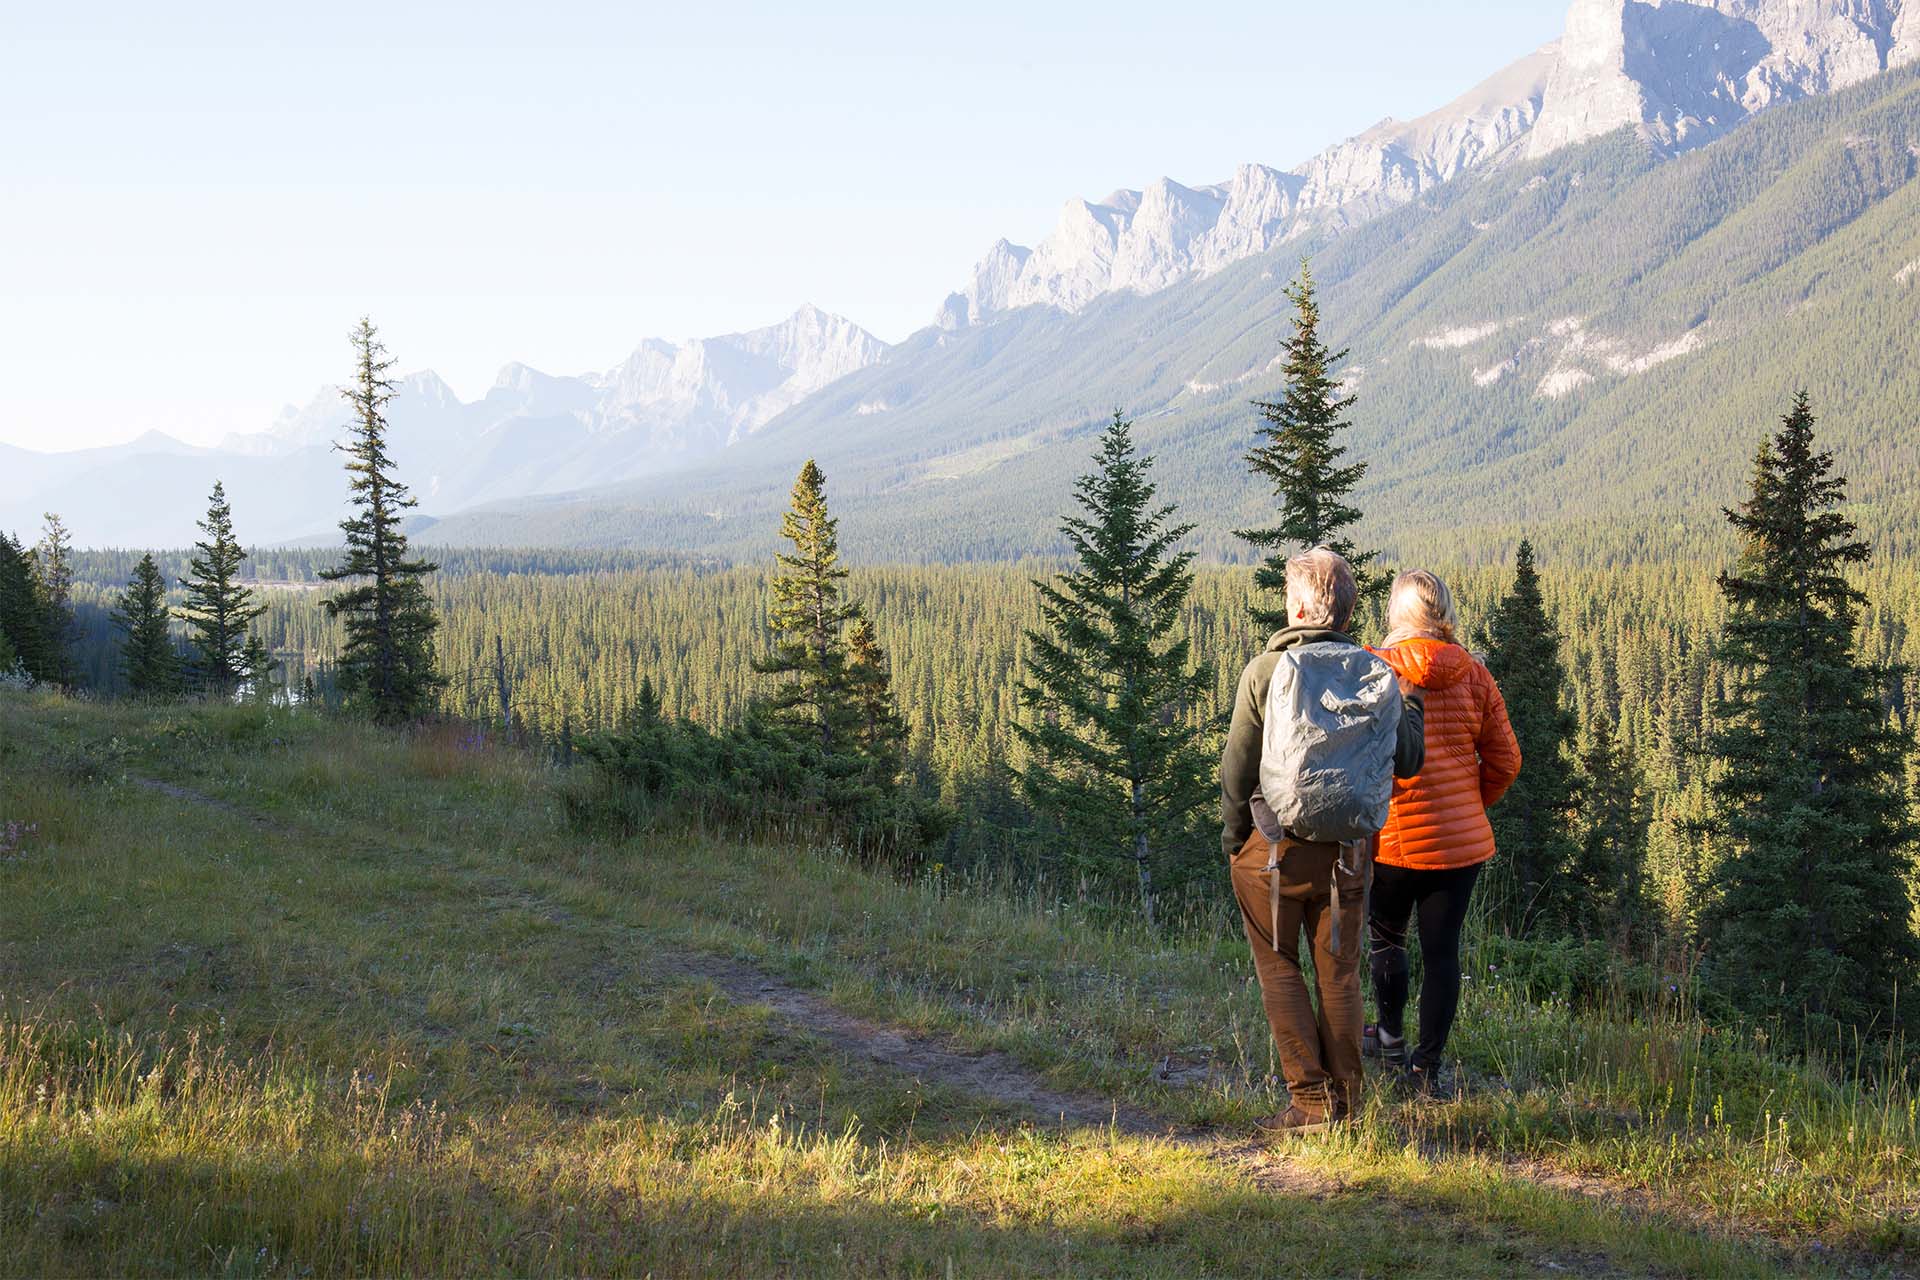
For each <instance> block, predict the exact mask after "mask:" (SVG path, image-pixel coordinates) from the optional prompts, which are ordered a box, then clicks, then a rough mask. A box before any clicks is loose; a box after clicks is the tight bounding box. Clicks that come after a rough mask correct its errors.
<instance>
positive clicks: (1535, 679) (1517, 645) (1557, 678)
mask: <svg viewBox="0 0 1920 1280" xmlns="http://www.w3.org/2000/svg"><path fill="white" fill-rule="evenodd" d="M1486 646H1487V670H1488V671H1490V672H1492V673H1493V678H1494V681H1495V683H1497V684H1498V685H1499V686H1500V692H1501V695H1502V696H1503V697H1504V698H1505V699H1506V704H1507V715H1508V718H1509V719H1511V720H1512V722H1513V734H1514V737H1515V738H1517V739H1518V740H1519V742H1520V759H1521V766H1520V776H1519V778H1517V779H1516V780H1515V781H1514V784H1513V786H1512V787H1511V788H1510V789H1509V790H1508V791H1507V794H1506V797H1505V798H1504V799H1503V800H1501V802H1500V803H1499V804H1498V805H1497V806H1495V807H1494V809H1493V811H1492V812H1491V813H1490V814H1489V815H1488V816H1489V817H1490V818H1491V820H1492V822H1493V837H1494V844H1495V845H1496V847H1498V849H1499V850H1500V858H1499V861H1498V862H1497V863H1496V864H1495V866H1494V879H1493V882H1492V884H1490V885H1489V888H1490V889H1491V890H1492V892H1491V893H1490V894H1489V897H1490V898H1491V906H1492V907H1493V910H1494V912H1495V913H1496V916H1497V918H1498V919H1499V920H1500V922H1501V923H1502V924H1504V925H1505V926H1506V928H1507V929H1508V930H1509V931H1511V932H1514V933H1524V932H1527V931H1530V930H1531V929H1532V928H1533V927H1534V926H1535V925H1536V924H1537V923H1542V922H1549V923H1554V924H1557V925H1560V926H1563V927H1565V926H1571V925H1574V924H1576V923H1577V922H1578V921H1579V920H1580V919H1581V918H1582V917H1583V916H1584V915H1585V914H1586V909H1585V907H1584V906H1583V904H1582V903H1581V902H1580V900H1579V899H1580V895H1581V888H1580V886H1579V885H1578V884H1577V883H1576V882H1575V881H1574V880H1573V879H1571V878H1570V877H1569V875H1568V871H1569V869H1570V867H1571V865H1572V863H1573V861H1574V858H1575V856H1576V855H1577V853H1578V846H1577V844H1576V842H1575V841H1574V838H1573V834H1572V833H1573V831H1574V829H1575V828H1574V820H1573V819H1574V806H1575V801H1576V792H1577V785H1576V777H1575V773H1574V763H1573V759H1572V747H1573V742H1574V733H1575V731H1576V728H1577V723H1576V721H1575V719H1574V715H1573V711H1572V710H1571V709H1570V708H1569V707H1568V706H1567V703H1566V695H1567V671H1566V667H1565V665H1564V664H1563V662H1562V660H1561V657H1560V630H1559V628H1558V627H1556V626H1554V624H1553V620H1552V619H1550V618H1548V617H1547V609H1546V604H1545V601H1544V600H1543V599H1542V597H1541V594H1540V574H1539V571H1538V570H1537V569H1536V568H1535V566H1534V559H1533V544H1532V543H1530V542H1527V541H1524V540H1523V541H1522V542H1521V543H1520V549H1519V551H1518V552H1517V553H1516V554H1515V556H1514V567H1513V589H1512V590H1511V591H1509V592H1508V593H1507V595H1506V596H1505V597H1504V598H1503V599H1502V600H1501V601H1500V603H1499V604H1498V605H1496V606H1495V608H1494V611H1493V615H1492V617H1491V619H1490V621H1489V624H1488V626H1487V629H1486Z"/></svg>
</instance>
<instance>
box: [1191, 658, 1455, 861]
mask: <svg viewBox="0 0 1920 1280" xmlns="http://www.w3.org/2000/svg"><path fill="white" fill-rule="evenodd" d="M1328 640H1333V641H1338V642H1340V643H1343V644H1352V643H1353V642H1354V641H1353V637H1352V636H1349V635H1348V634H1347V633H1346V632H1344V631H1336V630H1334V629H1333V628H1331V627H1287V628H1286V629H1285V630H1282V631H1276V632H1274V633H1273V639H1272V640H1270V641H1268V642H1267V649H1266V652H1265V653H1262V654H1260V655H1259V656H1258V657H1256V658H1254V660H1253V661H1252V662H1249V663H1248V664H1247V669H1246V670H1245V671H1243V672H1241V673H1240V688H1239V690H1238V691H1237V692H1235V694H1234V695H1233V724H1232V726H1231V727H1230V728H1228V730H1227V745H1226V748H1225V749H1224V750H1223V751H1221V753H1220V847H1221V848H1222V849H1224V850H1226V854H1227V857H1228V858H1229V859H1231V858H1232V857H1233V855H1234V854H1236V853H1238V852H1240V848H1241V846H1242V845H1244V844H1246V842H1247V837H1248V836H1249V835H1251V834H1253V826H1254V805H1255V804H1257V803H1259V800H1260V741H1261V738H1262V736H1263V734H1262V730H1263V729H1264V727H1265V722H1266V716H1267V686H1268V685H1270V684H1272V683H1273V669H1274V668H1275V667H1276V666H1278V665H1279V664H1280V655H1281V654H1283V653H1285V652H1286V651H1287V650H1288V649H1292V648H1295V647H1297V646H1299V645H1303V644H1319V643H1321V642H1323V641H1328ZM1400 692H1401V694H1402V703H1401V710H1400V729H1399V734H1398V738H1397V740H1396V743H1395V746H1394V752H1393V776H1394V777H1396V778H1411V777H1412V776H1413V775H1414V774H1416V773H1419V772H1420V766H1421V765H1423V764H1425V763H1426V754H1427V735H1426V703H1425V700H1424V699H1423V697H1422V695H1421V693H1420V690H1418V689H1416V688H1413V687H1411V686H1409V685H1407V684H1406V683H1405V682H1404V681H1403V682H1402V683H1401V686H1400ZM1261 807H1262V808H1264V807H1265V806H1264V805H1262V806H1261ZM1268 834H1269V835H1275V834H1277V833H1274V832H1269V833H1268Z"/></svg>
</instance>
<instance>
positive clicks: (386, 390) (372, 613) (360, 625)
mask: <svg viewBox="0 0 1920 1280" xmlns="http://www.w3.org/2000/svg"><path fill="white" fill-rule="evenodd" d="M350 341H351V342H352V343H353V352H354V379H353V381H352V383H350V384H349V385H348V386H347V387H346V388H345V389H344V390H343V391H342V392H341V394H342V395H343V396H345V398H346V400H347V403H348V404H349V405H351V406H352V408H353V421H352V422H351V423H350V424H349V426H348V432H349V435H348V439H347V441H346V443H344V444H341V445H337V446H336V447H337V448H338V449H340V451H341V452H343V453H345V454H346V455H347V477H348V480H347V490H348V494H349V499H350V501H351V502H352V504H353V506H354V508H355V513H354V514H353V515H351V516H349V517H348V518H347V519H345V520H342V521H341V522H340V531H341V532H342V533H343V534H345V535H346V558H345V559H344V560H342V561H341V563H340V564H339V565H337V566H335V567H334V568H331V569H323V570H321V571H320V576H321V577H322V578H323V579H325V580H326V581H328V582H344V581H348V580H352V582H353V584H354V585H352V586H349V587H347V588H346V589H345V590H343V591H340V592H337V593H336V594H334V595H332V596H330V597H328V598H327V600H326V611H327V616H328V617H336V618H341V619H343V620H344V621H343V627H344V629H345V631H346V640H345V643H344V644H342V646H341V649H340V660H339V664H338V672H339V684H340V688H341V690H342V691H343V692H344V693H346V694H347V695H348V696H349V697H351V698H357V699H362V700H364V701H365V703H366V705H367V707H368V709H369V710H370V711H372V713H373V717H374V719H376V720H378V721H381V722H382V723H388V724H392V723H398V722H401V721H406V720H413V719H417V718H418V717H420V716H422V715H425V714H426V713H427V712H428V711H430V710H431V709H432V708H433V702H434V696H435V694H437V693H438V692H439V690H440V686H441V684H442V683H443V681H442V680H441V677H440V675H439V673H438V671H437V670H436V669H435V665H434V649H433V633H434V630H435V629H436V628H437V627H438V626H439V625H440V620H439V618H438V617H437V616H436V615H435V613H434V607H433V597H432V596H430V595H428V594H427V586H426V575H428V574H430V573H432V572H433V571H434V570H436V569H438V568H439V567H440V566H438V565H436V564H434V563H433V562H431V561H429V560H410V559H408V558H407V535H406V533H405V532H404V531H403V530H402V528H401V523H402V521H403V520H404V519H405V518H406V513H407V511H408V510H409V509H410V508H412V507H413V506H414V505H415V502H414V498H413V496H412V495H411V494H410V493H408V491H407V486H405V485H404V484H401V483H400V481H399V480H397V479H395V478H394V474H393V458H392V457H391V456H390V455H389V454H388V453H387V419H386V415H385V412H384V411H385V408H386V406H387V404H388V402H390V401H391V400H392V399H393V397H394V382H393V379H391V378H390V377H388V376H387V373H388V371H389V370H390V369H392V368H393V363H394V362H393V360H392V359H391V358H389V357H388V355H387V349H386V347H385V346H383V345H382V344H381V342H380V339H379V336H378V334H377V332H376V331H375V329H374V327H373V323H372V322H371V321H370V320H368V319H366V318H365V317H362V318H361V320H360V324H359V326H358V327H357V328H355V329H354V331H353V333H352V335H351V337H350Z"/></svg>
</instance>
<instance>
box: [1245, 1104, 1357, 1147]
mask: <svg viewBox="0 0 1920 1280" xmlns="http://www.w3.org/2000/svg"><path fill="white" fill-rule="evenodd" d="M1345 1118H1346V1117H1344V1116H1341V1115H1338V1114H1335V1113H1329V1114H1326V1115H1319V1114H1316V1113H1314V1112H1311V1111H1302V1110H1301V1109H1300V1108H1299V1106H1298V1105H1291V1106H1289V1107H1288V1108H1287V1109H1286V1110H1285V1111H1282V1112H1281V1113H1280V1114H1279V1115H1277V1116H1267V1117H1266V1118H1265V1119H1262V1120H1257V1121H1255V1122H1254V1123H1255V1124H1257V1125H1258V1126H1259V1127H1260V1132H1262V1133H1264V1134H1265V1135H1266V1136H1267V1137H1269V1138H1275V1139H1282V1138H1296V1137H1304V1136H1306V1135H1307V1134H1311V1133H1329V1132H1331V1131H1332V1130H1333V1127H1334V1126H1335V1125H1337V1124H1339V1123H1340V1122H1341V1121H1342V1120H1344V1119H1345Z"/></svg>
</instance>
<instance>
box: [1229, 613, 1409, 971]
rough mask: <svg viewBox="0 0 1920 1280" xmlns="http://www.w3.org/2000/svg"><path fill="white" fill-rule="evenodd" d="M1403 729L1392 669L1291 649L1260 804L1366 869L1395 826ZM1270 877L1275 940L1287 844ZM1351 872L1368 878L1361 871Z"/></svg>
mask: <svg viewBox="0 0 1920 1280" xmlns="http://www.w3.org/2000/svg"><path fill="white" fill-rule="evenodd" d="M1399 729H1400V681H1399V679H1398V678H1397V677H1396V676H1395V675H1394V673H1393V668H1392V667H1389V666H1388V665H1387V664H1386V663H1385V662H1384V661H1383V660H1381V659H1380V658H1377V657H1375V656H1374V655H1373V654H1371V653H1368V652H1367V651H1366V650H1365V649H1363V648H1361V647H1360V646H1358V645H1354V644H1343V643H1340V642H1337V641H1323V642H1321V643H1318V644H1307V645H1301V646H1300V647H1299V648H1296V649H1288V650H1286V651H1285V652H1283V653H1282V654H1281V655H1280V662H1279V665H1277V666H1276V667H1274V669H1273V682H1272V683H1271V684H1270V685H1269V686H1268V688H1267V714H1266V725H1265V728H1264V730H1263V736H1262V738H1261V742H1260V797H1261V799H1262V800H1263V801H1264V802H1265V804H1266V807H1267V808H1269V809H1271V810H1272V812H1273V817H1274V820H1275V821H1276V822H1277V824H1278V827H1279V828H1280V829H1281V830H1283V831H1285V832H1286V833H1287V834H1290V835H1292V836H1294V837H1295V838H1297V839H1300V840H1309V841H1313V842H1316V843H1326V844H1338V845H1341V846H1343V847H1342V849H1341V851H1340V853H1341V861H1342V862H1343V863H1345V862H1346V861H1348V860H1349V859H1355V860H1357V859H1359V858H1360V857H1361V856H1362V852H1363V850H1365V849H1366V847H1367V846H1368V845H1369V844H1370V842H1371V841H1372V839H1373V837H1374V836H1375V835H1377V834H1378V833H1379V831H1380V829H1381V828H1382V827H1384V826H1386V825H1387V806H1388V805H1389V804H1390V803H1391V801H1392V800H1393V753H1394V744H1395V740H1396V737H1397V735H1398V733H1399ZM1272 847H1273V852H1272V854H1271V856H1270V858H1269V860H1268V863H1267V871H1268V874H1269V876H1270V877H1271V883H1272V886H1273V895H1272V896H1273V918H1274V923H1273V935H1274V942H1275V945H1279V933H1280V923H1279V922H1280V877H1279V875H1278V874H1276V873H1277V871H1278V869H1279V863H1278V859H1279V854H1280V842H1279V841H1278V840H1275V841H1274V842H1273V846H1272ZM1348 870H1349V871H1350V872H1356V873H1358V872H1362V871H1363V868H1361V867H1358V866H1353V867H1349V868H1348ZM1333 910H1334V916H1333V929H1332V932H1333V938H1332V941H1333V945H1334V947H1335V949H1336V950H1337V949H1338V948H1339V946H1340V877H1339V875H1338V873H1337V872H1336V874H1335V875H1334V878H1333Z"/></svg>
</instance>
